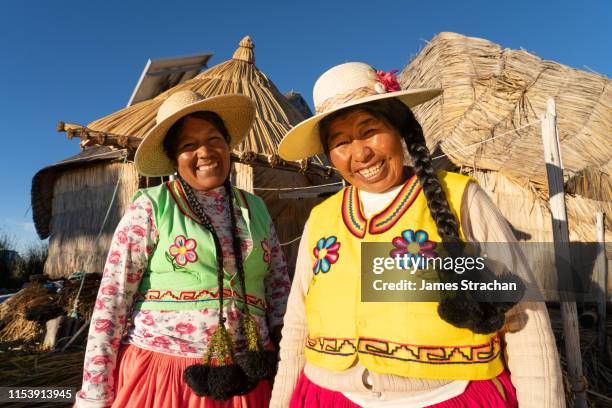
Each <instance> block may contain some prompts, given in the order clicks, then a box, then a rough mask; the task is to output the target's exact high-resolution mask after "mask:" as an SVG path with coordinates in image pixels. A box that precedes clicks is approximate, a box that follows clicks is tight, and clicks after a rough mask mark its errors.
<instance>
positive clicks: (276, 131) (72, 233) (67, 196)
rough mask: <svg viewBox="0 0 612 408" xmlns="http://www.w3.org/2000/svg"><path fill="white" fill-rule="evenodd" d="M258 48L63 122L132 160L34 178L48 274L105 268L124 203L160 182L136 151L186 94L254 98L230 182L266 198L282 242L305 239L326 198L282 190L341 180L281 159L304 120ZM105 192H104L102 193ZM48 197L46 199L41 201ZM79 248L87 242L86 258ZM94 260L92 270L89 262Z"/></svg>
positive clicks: (291, 253)
mask: <svg viewBox="0 0 612 408" xmlns="http://www.w3.org/2000/svg"><path fill="white" fill-rule="evenodd" d="M254 47H255V45H254V44H253V42H252V40H251V38H250V37H248V36H247V37H245V38H243V39H242V40H241V41H240V44H239V47H238V48H237V50H236V51H235V53H234V55H233V57H232V59H230V60H229V61H226V62H223V63H221V64H218V65H216V66H214V67H212V68H210V69H208V70H206V71H204V72H202V73H201V74H199V75H197V76H196V77H194V78H192V79H190V80H188V81H185V82H183V83H180V84H178V85H176V86H174V87H173V88H171V89H169V90H168V91H165V92H163V93H161V94H159V95H158V96H156V97H155V98H153V99H149V100H146V101H143V102H140V103H137V104H135V105H132V106H129V107H127V108H124V109H122V110H119V111H117V112H115V113H112V114H110V115H108V116H106V117H103V118H101V119H99V120H96V121H94V122H91V123H90V124H89V125H87V126H78V125H65V124H61V130H65V131H66V132H67V133H68V136H69V137H74V136H77V137H79V138H80V139H81V145H82V146H100V145H106V146H110V147H106V148H107V149H110V151H112V152H114V154H115V155H119V156H120V157H125V155H126V154H127V157H128V160H127V162H125V163H124V162H120V163H117V162H116V161H115V162H114V163H112V162H110V161H106V162H103V163H100V165H98V166H97V167H95V166H94V168H90V167H85V166H80V165H77V166H75V167H74V168H73V169H72V173H71V174H70V175H66V182H63V184H60V183H58V181H59V180H60V179H59V178H58V179H56V180H55V183H49V182H41V181H40V180H39V181H37V180H36V177H35V180H34V183H33V191H32V197H33V208H34V211H33V213H34V219H35V225H36V228H37V231H38V232H39V235H41V238H43V237H44V236H45V235H46V236H49V239H50V244H49V260H48V261H47V264H46V265H45V274H46V275H48V276H50V277H54V278H58V277H66V276H68V275H69V274H70V273H72V272H74V271H77V270H84V271H86V272H95V271H101V270H102V268H103V264H104V260H105V257H106V254H107V251H108V247H109V244H110V241H109V240H110V238H111V236H112V233H113V230H114V228H115V226H116V225H117V222H118V220H119V218H120V216H121V214H122V213H123V211H124V210H125V204H126V203H128V202H129V200H130V198H131V196H132V194H133V193H134V192H135V190H136V189H137V188H138V187H139V186H147V185H149V186H150V185H155V184H157V183H159V182H160V180H152V179H139V177H138V175H137V174H136V172H135V169H134V167H133V164H132V162H131V161H130V160H131V157H132V156H133V152H134V148H135V147H136V146H137V145H138V141H139V140H140V139H141V138H142V137H143V136H144V135H145V134H146V133H147V131H148V130H149V129H151V127H153V125H154V123H155V116H156V113H157V109H158V108H159V106H160V105H161V104H162V102H163V101H164V100H165V99H166V98H168V97H169V96H170V95H172V94H173V93H174V92H177V91H181V90H186V89H189V90H193V91H195V92H198V93H200V94H202V95H205V96H215V95H221V94H229V93H241V94H245V95H247V96H249V97H251V98H252V99H253V101H254V102H255V105H256V114H255V123H254V125H253V128H252V130H251V131H250V133H249V134H248V135H247V137H246V138H245V140H244V142H243V143H241V145H240V146H238V147H237V148H236V149H235V150H234V152H233V157H234V159H235V162H234V164H233V166H232V174H231V177H232V181H233V182H234V183H235V184H236V185H237V186H239V187H240V188H243V189H245V190H247V191H250V192H254V193H255V194H258V195H259V196H261V197H262V198H263V199H264V201H265V202H266V204H267V206H268V209H269V211H270V214H271V216H272V219H273V220H274V223H275V226H276V229H277V232H278V236H279V239H280V241H281V243H288V242H290V241H293V239H295V238H296V237H299V236H300V235H301V232H302V228H303V225H304V222H305V221H306V219H307V217H308V214H309V212H310V209H311V208H312V207H313V206H314V205H316V203H318V202H319V201H320V200H321V199H320V198H316V197H310V198H304V199H300V200H286V199H280V198H279V191H278V190H277V189H278V188H281V189H282V188H288V187H289V188H296V187H302V186H312V185H319V184H323V183H330V182H336V181H338V179H337V178H335V177H334V176H333V172H332V170H331V169H330V168H329V167H327V166H326V165H325V163H324V162H323V161H322V160H321V159H319V158H314V159H311V160H309V161H302V162H292V163H289V162H284V161H283V160H281V159H280V158H279V157H278V155H277V153H276V152H277V146H278V143H279V142H280V140H281V139H282V137H283V136H284V134H285V133H286V132H287V131H288V130H289V129H290V128H291V127H292V126H293V125H295V124H297V123H299V122H300V121H302V120H303V119H304V116H303V115H302V114H301V113H300V112H299V111H298V110H297V109H296V108H295V107H294V106H293V104H292V103H290V102H289V100H288V99H287V98H286V97H285V96H284V95H283V94H282V93H280V91H279V90H278V89H277V88H276V86H275V85H274V83H272V81H270V80H269V79H268V78H267V77H266V75H265V74H263V73H262V72H261V71H259V69H258V68H257V67H256V65H255V53H254ZM118 152H119V153H118ZM114 160H117V159H114ZM62 177H64V176H62ZM39 178H40V177H39ZM118 179H119V180H121V181H120V182H119V191H120V193H119V200H118V201H117V206H116V208H114V209H113V214H114V215H116V216H113V218H112V220H111V221H110V222H108V224H107V226H106V227H105V229H104V232H103V236H102V238H101V239H100V241H99V243H98V244H97V246H96V247H95V248H92V244H93V241H94V239H95V236H96V234H97V233H98V231H97V230H96V228H99V227H100V223H98V222H97V221H98V220H99V219H100V217H103V216H104V213H105V210H106V209H105V208H104V206H105V205H108V202H109V200H108V199H107V198H108V197H109V194H108V193H109V192H110V190H111V185H112V186H113V187H114V185H115V183H116V182H117V180H118ZM77 180H81V181H77ZM102 182H105V183H107V184H104V185H102V184H101V183H102ZM99 187H103V191H101V189H100V188H99ZM43 189H46V190H47V191H53V192H54V193H53V195H52V196H53V199H52V200H51V199H50V194H46V195H45V194H43V193H42V190H43ZM43 196H44V197H45V199H42V197H43ZM111 196H112V193H111ZM35 200H36V201H37V202H36V203H35V202H34V201H35ZM87 203H89V204H91V203H96V204H95V209H92V210H91V212H84V211H79V210H78V209H79V208H80V207H81V206H83V207H84V206H86V205H87ZM94 213H95V215H94ZM88 216H92V217H94V218H91V217H88ZM94 221H96V222H94ZM86 224H87V225H86ZM68 236H69V237H70V238H69V239H68V238H62V239H61V240H59V241H58V239H57V238H56V237H68ZM81 242H86V243H87V245H86V247H85V248H86V249H87V251H86V252H84V249H85V248H84V247H83V246H81V244H80V243H81ZM283 249H284V251H285V255H286V258H287V260H288V265H289V267H290V268H292V267H293V265H295V257H296V255H297V242H293V243H291V244H287V245H284V246H283ZM90 254H92V256H93V261H92V263H91V266H89V267H88V266H87V265H86V261H87V258H88V257H89V255H90ZM290 272H291V271H290Z"/></svg>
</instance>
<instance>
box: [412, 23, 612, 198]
mask: <svg viewBox="0 0 612 408" xmlns="http://www.w3.org/2000/svg"><path fill="white" fill-rule="evenodd" d="M400 81H401V82H402V84H403V86H405V87H417V88H418V87H424V86H436V87H442V88H444V95H443V97H442V98H439V99H437V100H434V101H432V102H430V103H428V104H424V105H422V106H418V107H416V108H415V113H416V115H417V117H418V118H419V119H420V120H421V123H422V124H423V127H424V129H425V131H426V135H427V137H428V139H429V143H430V144H431V145H432V146H434V145H437V144H440V146H441V148H442V150H443V151H444V152H448V153H449V154H450V158H451V160H452V161H453V162H454V163H455V164H456V165H459V166H469V167H474V168H478V169H482V170H493V171H498V172H500V173H502V174H504V175H505V176H507V177H508V178H510V179H513V180H516V181H517V182H519V183H521V184H526V185H530V186H532V187H533V188H535V189H537V190H539V191H543V192H546V174H545V166H544V160H543V152H542V148H541V145H542V143H541V136H540V126H539V124H536V125H535V126H531V127H528V128H526V129H522V130H520V131H517V132H515V133H513V134H510V135H508V136H506V137H503V138H500V139H497V140H494V141H491V142H488V143H485V144H481V145H479V146H476V147H472V148H469V149H465V150H463V151H460V152H456V153H454V152H455V151H456V150H458V149H461V148H464V147H465V146H468V145H471V144H474V143H477V142H480V141H482V140H484V139H487V138H490V137H491V136H494V135H497V134H501V133H503V132H507V131H512V130H513V129H516V128H519V127H521V126H524V125H526V124H529V123H533V122H536V121H538V119H539V118H540V115H541V114H543V113H544V112H545V111H546V107H545V105H546V100H547V99H548V98H551V97H552V98H555V100H556V106H557V125H558V129H559V137H560V139H561V150H562V156H563V165H564V167H565V170H566V172H567V173H568V174H569V175H570V176H573V175H576V174H578V173H580V172H582V171H583V170H585V169H586V168H588V167H593V168H596V169H598V170H599V171H600V173H599V177H601V178H605V179H607V180H606V181H605V182H603V183H602V184H603V185H605V186H607V187H606V188H607V193H608V195H607V197H608V199H609V198H610V195H609V193H610V188H609V186H610V177H612V161H611V158H612V154H611V152H612V143H610V129H611V126H612V109H610V107H611V106H612V87H611V86H610V83H611V82H610V79H609V78H607V77H605V76H603V75H598V74H593V73H589V72H584V71H580V70H576V69H573V68H570V67H567V66H564V65H561V64H558V63H555V62H552V61H544V60H542V59H540V58H539V57H537V56H535V55H533V54H530V53H528V52H526V51H517V50H510V49H502V48H501V47H500V46H499V45H497V44H494V43H492V42H490V41H487V40H483V39H479V38H473V37H465V36H463V35H460V34H455V33H440V34H438V35H437V36H436V37H434V38H433V39H432V40H431V41H430V42H429V43H428V44H427V45H426V46H425V47H424V49H423V50H422V51H421V52H420V53H419V55H418V56H417V57H416V58H415V59H414V60H413V61H411V62H410V64H409V65H408V66H406V68H405V69H404V70H403V72H402V74H401V76H400ZM593 187H595V186H593V185H592V186H591V188H593ZM602 193H605V192H602ZM598 196H601V195H598Z"/></svg>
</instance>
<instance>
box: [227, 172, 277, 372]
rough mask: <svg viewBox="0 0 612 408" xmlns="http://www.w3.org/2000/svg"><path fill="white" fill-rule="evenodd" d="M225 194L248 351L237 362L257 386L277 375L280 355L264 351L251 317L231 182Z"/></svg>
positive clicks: (242, 323)
mask: <svg viewBox="0 0 612 408" xmlns="http://www.w3.org/2000/svg"><path fill="white" fill-rule="evenodd" d="M223 186H224V187H225V192H226V195H227V198H228V201H229V210H230V220H231V223H232V244H233V246H234V259H235V261H236V269H237V270H238V279H239V280H240V286H241V290H242V298H243V302H244V303H243V308H242V311H243V313H244V316H243V318H242V319H241V329H242V332H243V334H244V336H245V340H246V341H247V351H246V352H244V353H242V354H239V355H237V356H236V362H237V363H238V364H239V365H240V367H241V368H242V370H243V371H244V373H245V374H246V375H247V377H248V378H249V380H250V381H251V382H252V383H254V384H256V383H257V382H259V380H262V379H269V380H271V379H273V378H274V376H275V375H276V369H277V363H278V355H277V353H276V352H275V351H271V350H264V349H263V344H262V341H261V336H260V334H259V330H258V329H257V323H256V322H255V320H254V319H253V317H252V316H251V311H250V310H249V305H248V302H247V290H246V276H245V273H244V264H243V259H242V248H241V245H240V236H239V235H238V229H237V224H236V216H235V214H234V202H233V200H232V184H231V182H230V180H229V178H228V179H227V180H225V182H224V183H223Z"/></svg>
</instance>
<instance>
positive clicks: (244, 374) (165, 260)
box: [77, 91, 290, 408]
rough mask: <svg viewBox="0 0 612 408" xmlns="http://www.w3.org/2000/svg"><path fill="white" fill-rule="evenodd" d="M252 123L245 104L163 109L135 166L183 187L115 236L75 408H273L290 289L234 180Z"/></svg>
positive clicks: (263, 212)
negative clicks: (234, 153) (233, 156)
mask: <svg viewBox="0 0 612 408" xmlns="http://www.w3.org/2000/svg"><path fill="white" fill-rule="evenodd" d="M253 118H254V106H253V103H252V102H251V101H250V99H249V98H248V97H246V96H243V95H223V96H216V97H211V98H208V99H204V98H203V97H202V96H201V95H199V94H197V93H195V92H191V91H181V92H177V93H175V94H173V95H172V96H170V97H169V98H168V99H167V100H166V101H165V102H164V103H163V104H162V105H161V106H160V108H159V111H158V113H157V122H156V125H155V127H153V128H152V129H151V130H150V131H149V132H148V134H147V135H146V137H145V138H144V139H143V141H142V143H141V144H140V146H139V147H138V150H137V151H136V156H135V164H136V168H137V170H138V171H139V173H140V174H142V175H146V176H167V175H171V174H174V173H175V172H176V173H177V178H176V180H174V181H169V182H166V183H163V184H161V185H159V186H157V187H153V188H147V189H142V190H139V191H138V192H137V194H136V196H135V198H134V200H133V203H132V205H131V207H130V208H129V210H128V211H127V212H126V214H125V215H124V216H123V218H122V219H121V221H120V223H119V226H118V227H117V230H116V231H115V235H114V237H113V241H112V244H111V248H110V251H109V255H108V259H107V261H106V266H105V269H104V275H103V278H102V282H101V284H100V289H99V292H98V297H97V299H96V304H95V310H94V313H93V316H92V320H91V326H90V330H89V337H88V342H87V351H86V355H85V364H84V373H83V387H82V389H81V391H80V392H79V393H78V396H77V406H111V405H112V406H113V407H125V406H134V407H139V408H140V407H168V408H170V407H189V408H191V407H264V406H267V405H268V402H269V399H270V392H271V387H270V384H269V381H268V380H270V379H271V378H272V377H273V375H274V372H275V369H276V354H275V352H274V351H273V349H274V346H273V342H272V341H271V337H273V338H275V337H277V336H278V333H280V327H281V325H282V318H283V314H284V312H285V307H286V300H287V295H288V292H289V286H290V281H289V278H288V275H287V271H286V264H285V261H284V259H283V255H282V251H281V249H280V246H279V243H278V239H277V236H276V233H275V230H274V227H273V225H272V222H271V219H270V216H269V214H268V211H267V209H266V206H265V204H264V203H263V201H262V200H261V199H259V198H258V197H256V196H254V195H251V194H248V193H246V192H244V191H241V190H239V189H237V188H234V187H232V185H231V184H230V181H229V172H230V152H231V150H232V149H233V148H234V147H236V146H237V145H238V144H239V143H240V142H241V141H242V139H243V138H244V136H245V135H246V133H247V132H248V131H249V129H250V127H251V124H252V121H253ZM129 318H131V319H130V320H131V321H132V324H131V325H129V328H128V331H127V342H125V341H123V342H122V341H121V339H122V333H123V329H124V326H125V324H126V321H127V320H128V319H129ZM268 328H270V330H269V329H268ZM276 340H278V339H277V338H276Z"/></svg>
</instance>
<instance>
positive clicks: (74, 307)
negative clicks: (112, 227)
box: [68, 150, 128, 318]
mask: <svg viewBox="0 0 612 408" xmlns="http://www.w3.org/2000/svg"><path fill="white" fill-rule="evenodd" d="M127 159H128V151H127V150H126V151H125V153H124V156H123V164H126V163H127ZM119 184H121V175H119V177H117V183H116V184H115V189H114V190H113V195H112V196H111V200H110V203H109V204H108V208H107V209H106V214H105V215H104V220H102V225H101V226H100V231H99V232H98V235H97V236H96V239H95V241H94V244H93V246H94V247H97V245H98V242H99V241H100V237H101V236H102V232H103V231H104V226H106V222H107V221H108V216H109V215H110V212H111V209H112V208H113V203H114V202H115V198H116V197H117V191H119ZM93 260H94V255H93V253H92V254H91V255H90V256H89V259H88V261H87V262H86V263H85V266H84V268H83V269H85V270H84V271H83V275H82V276H81V284H80V285H79V290H78V292H77V294H76V296H75V298H74V303H73V304H72V310H71V311H70V314H69V315H68V316H69V317H73V318H76V317H78V312H77V310H78V309H79V297H80V296H81V291H82V290H83V285H84V284H85V277H86V276H87V269H88V268H89V266H91V264H92V263H93Z"/></svg>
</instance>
